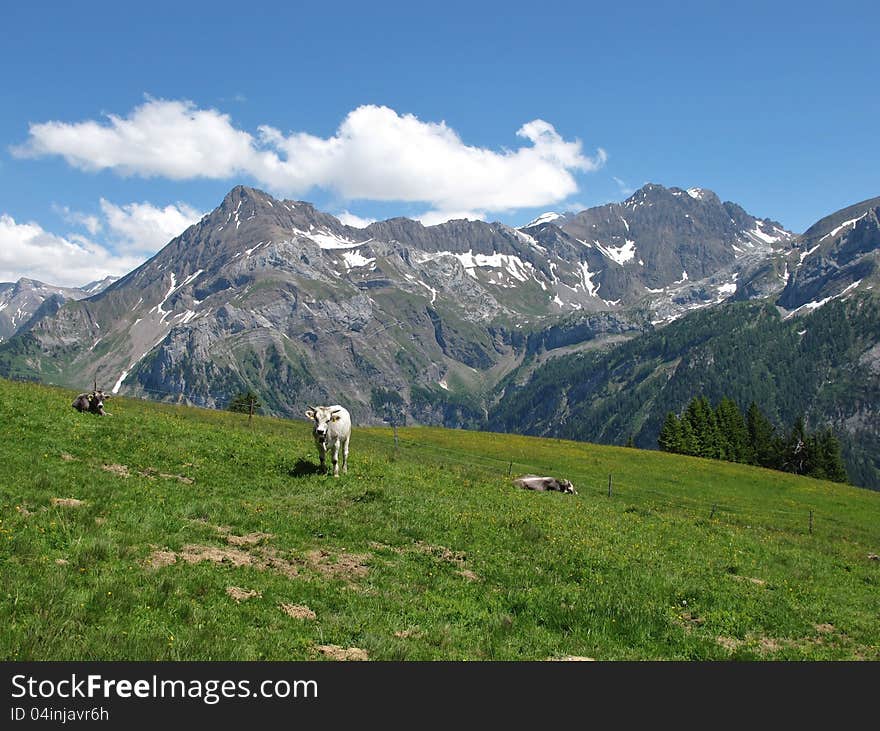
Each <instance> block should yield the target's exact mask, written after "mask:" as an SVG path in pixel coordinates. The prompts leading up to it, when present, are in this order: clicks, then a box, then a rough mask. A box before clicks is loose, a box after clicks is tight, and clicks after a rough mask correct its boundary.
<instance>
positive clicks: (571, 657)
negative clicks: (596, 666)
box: [547, 655, 596, 662]
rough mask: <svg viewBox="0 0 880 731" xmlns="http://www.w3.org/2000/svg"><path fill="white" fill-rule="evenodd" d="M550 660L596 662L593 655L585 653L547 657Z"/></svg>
mask: <svg viewBox="0 0 880 731" xmlns="http://www.w3.org/2000/svg"><path fill="white" fill-rule="evenodd" d="M547 659H548V660H550V661H551V662H596V658H595V657H586V656H585V655H563V656H562V657H548V658H547Z"/></svg>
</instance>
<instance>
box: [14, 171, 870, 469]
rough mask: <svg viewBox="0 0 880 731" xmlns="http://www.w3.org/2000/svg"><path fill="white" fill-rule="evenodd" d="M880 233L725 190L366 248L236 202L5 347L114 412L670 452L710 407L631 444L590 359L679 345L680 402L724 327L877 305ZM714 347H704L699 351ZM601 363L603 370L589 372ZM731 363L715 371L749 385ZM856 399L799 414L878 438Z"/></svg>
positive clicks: (403, 235)
mask: <svg viewBox="0 0 880 731" xmlns="http://www.w3.org/2000/svg"><path fill="white" fill-rule="evenodd" d="M878 213H880V198H878V199H873V200H870V201H865V202H862V203H859V204H856V205H854V206H851V207H849V208H846V209H844V210H842V211H839V212H837V213H834V214H832V215H830V216H826V217H825V218H822V219H821V220H819V221H818V222H817V223H816V224H815V225H814V226H812V227H810V229H808V230H807V231H806V232H805V233H804V234H802V235H797V234H795V233H793V232H790V231H787V230H785V229H784V228H783V227H782V226H781V225H780V224H779V223H778V222H776V221H774V220H772V219H769V218H758V217H756V216H753V215H751V214H749V213H747V212H746V211H745V210H743V208H742V207H740V206H739V205H737V204H735V203H731V202H722V201H721V200H720V199H719V198H718V196H717V195H715V193H713V192H712V191H709V190H706V189H701V188H689V189H681V188H674V187H672V188H666V187H663V186H661V185H656V184H649V185H646V186H644V187H643V188H641V189H640V190H638V191H636V192H635V193H634V194H633V195H632V196H631V197H629V198H628V199H627V200H625V201H623V202H622V203H611V204H607V205H603V206H599V207H595V208H591V209H588V210H585V211H582V212H580V213H577V214H565V215H562V214H554V213H548V214H545V215H543V216H540V217H539V218H538V219H536V220H535V221H532V222H530V223H529V224H527V225H526V226H523V227H521V228H513V227H510V226H506V225H504V224H500V223H486V222H482V221H468V220H455V221H449V222H447V223H444V224H440V225H436V226H423V225H422V224H420V223H418V222H416V221H413V220H410V219H405V218H393V219H390V220H387V221H380V222H376V223H372V224H370V225H369V226H366V227H364V228H354V227H351V226H346V225H344V224H342V223H341V222H340V221H339V220H338V219H336V218H335V217H333V216H331V215H329V214H327V213H323V212H321V211H319V210H317V209H315V208H314V207H313V206H312V205H310V204H309V203H306V202H302V201H290V200H277V199H275V198H273V197H271V196H269V195H268V194H266V193H264V192H262V191H259V190H255V189H253V188H247V187H244V186H237V187H235V188H233V189H232V190H231V191H230V192H229V193H228V194H227V196H226V197H225V198H224V199H223V201H222V202H221V204H220V206H219V207H218V208H216V209H215V210H214V211H212V212H211V213H209V214H207V215H206V216H205V217H203V218H202V219H201V220H200V221H199V222H198V223H196V224H195V225H193V226H191V227H190V228H188V229H187V230H186V231H185V232H184V233H183V234H181V235H180V236H179V237H177V238H175V239H173V240H172V241H171V242H170V243H169V244H168V245H167V246H165V247H164V248H163V249H162V250H161V251H159V252H158V253H157V254H156V255H155V256H154V257H152V258H151V259H150V260H149V261H147V262H145V263H144V264H143V265H141V266H140V267H138V268H137V269H135V270H134V271H132V272H131V273H129V274H128V275H126V276H125V277H123V278H121V279H119V280H118V281H115V282H113V283H112V284H110V285H109V286H107V287H106V288H105V289H103V290H102V291H100V292H98V293H97V294H94V295H92V296H87V297H84V298H77V297H74V296H73V295H69V296H68V298H67V299H66V300H65V301H63V302H62V301H61V300H60V299H59V298H60V297H61V296H62V294H60V293H59V294H58V295H57V297H55V298H54V299H51V304H50V305H46V306H44V307H42V308H39V307H38V309H39V310H40V311H39V312H37V311H36V310H34V311H33V312H32V313H31V315H30V317H29V318H28V322H27V324H26V325H24V326H22V322H21V316H19V320H18V321H17V322H18V325H17V329H16V334H15V335H14V336H12V337H10V338H9V340H8V342H6V343H3V344H2V345H0V374H2V375H7V376H11V377H18V378H37V379H40V380H44V381H50V382H56V383H61V384H66V385H71V386H74V387H85V386H87V385H90V384H91V383H92V382H93V380H97V381H98V383H99V385H102V386H103V387H104V388H105V389H107V390H112V391H113V392H114V393H126V394H131V395H143V396H148V397H151V398H158V399H165V400H185V401H188V402H191V403H194V404H198V405H203V406H209V407H223V406H225V405H226V404H227V403H228V401H229V400H230V399H231V398H232V397H233V396H234V395H236V394H237V393H239V392H240V391H242V390H244V389H247V388H252V389H253V390H255V391H256V392H257V393H259V394H260V396H261V399H262V401H263V403H264V405H265V407H266V408H267V409H268V410H269V411H271V412H273V413H277V414H283V415H299V414H300V413H301V412H302V411H303V410H304V407H305V406H306V405H308V404H310V403H311V404H314V403H319V402H331V403H335V402H344V403H346V404H347V405H349V407H350V410H351V411H352V414H353V416H354V417H355V420H356V421H358V422H360V423H369V422H373V423H376V422H378V421H380V420H381V419H382V418H383V417H387V416H388V410H387V406H388V405H389V403H391V404H393V405H395V407H396V409H397V412H398V418H399V417H400V416H404V415H405V416H406V417H407V418H408V419H410V420H411V421H416V422H421V423H435V424H436V423H442V424H445V425H447V426H468V427H478V428H485V427H487V426H491V427H492V428H503V429H509V430H511V431H528V432H531V433H537V432H540V433H548V434H553V433H555V434H577V436H578V437H579V438H584V439H594V440H600V441H601V440H605V441H615V440H616V441H620V440H621V439H622V438H631V437H633V436H636V437H637V443H639V444H641V445H643V446H656V430H657V429H659V426H658V425H657V424H656V414H655V413H654V411H656V410H657V409H659V408H660V407H661V405H662V407H663V408H666V407H667V406H668V407H669V408H671V409H676V408H683V406H684V403H686V401H687V400H689V399H690V398H691V397H692V396H694V395H696V393H689V394H684V393H682V394H680V396H681V398H682V399H684V402H682V403H679V401H677V400H676V399H675V398H673V397H672V393H673V392H672V391H665V390H664V388H662V387H660V388H659V389H658V390H656V392H655V391H651V392H650V393H649V392H644V393H643V397H644V398H645V399H646V401H645V403H643V404H641V405H640V406H639V408H638V409H635V410H634V411H632V413H630V411H626V410H624V411H626V413H625V414H624V413H623V412H621V413H619V414H613V415H611V416H613V417H614V419H615V420H616V421H617V422H621V423H622V422H624V421H628V424H624V425H622V426H620V428H614V429H610V428H609V427H608V423H610V421H608V420H606V422H603V423H602V424H599V423H598V422H596V420H595V418H594V416H595V414H593V415H592V416H589V418H588V417H587V413H588V412H590V409H591V408H594V407H596V408H598V405H599V402H600V401H602V399H601V398H599V395H600V394H601V393H606V392H607V390H608V389H611V388H612V387H618V388H623V389H627V388H630V386H629V385H627V384H628V382H627V381H626V379H622V378H618V377H617V376H619V375H620V373H619V372H618V373H617V374H616V375H615V373H613V372H607V373H606V372H605V371H603V370H602V368H601V367H600V364H599V363H598V361H596V362H594V361H593V360H590V359H595V358H598V357H600V356H601V357H606V356H607V357H608V358H612V360H613V358H614V357H615V356H614V354H615V353H617V354H620V353H624V352H630V350H622V349H623V348H629V349H632V348H637V344H638V343H642V344H650V343H656V339H657V338H660V339H661V340H662V339H663V338H665V337H667V336H666V335H665V333H668V332H673V330H674V332H676V333H679V334H678V335H676V342H679V341H680V347H681V348H682V353H680V354H679V355H678V356H676V357H674V358H667V359H665V360H664V359H661V361H662V362H660V361H658V362H656V363H654V366H655V368H654V370H651V372H650V373H648V372H647V370H646V372H645V377H646V378H647V377H649V376H650V378H651V379H652V381H656V382H657V384H658V386H660V384H662V382H663V377H662V374H666V376H667V381H666V382H667V383H673V382H675V378H673V377H672V375H670V374H674V373H675V371H676V369H678V368H680V367H682V366H681V363H683V362H684V361H685V359H686V357H687V354H688V353H694V352H697V350H699V348H700V347H701V346H704V345H705V343H706V341H707V340H711V339H712V337H713V336H711V335H709V334H708V333H707V329H706V326H705V325H693V326H692V325H691V324H690V323H692V322H696V323H704V322H706V321H710V322H712V323H713V324H712V325H711V327H716V328H725V327H727V325H725V322H726V320H725V317H726V315H725V314H724V313H735V314H731V315H730V317H733V318H734V319H736V317H739V316H740V313H752V314H747V315H742V316H743V317H745V320H746V321H749V318H752V317H753V318H755V319H756V321H763V319H764V318H770V320H772V321H773V322H776V323H779V324H780V325H779V326H780V327H784V328H786V332H787V331H788V330H790V329H793V332H795V333H797V332H800V330H802V329H803V327H802V326H801V325H798V324H797V323H799V322H801V321H805V320H806V318H809V317H811V316H813V315H815V314H818V312H819V311H821V310H823V309H824V306H825V305H828V304H830V303H835V304H836V305H842V306H843V308H844V309H846V308H847V307H850V306H854V303H855V302H857V301H861V300H862V299H864V298H866V297H867V298H869V299H870V298H872V297H873V296H874V287H875V285H876V284H877V282H878V257H880V227H878ZM0 286H3V285H0ZM0 291H2V290H0ZM53 296H54V295H53ZM44 302H50V299H49V298H46V299H45V300H44ZM7 309H8V308H7ZM868 310H870V308H868ZM868 310H866V311H868ZM829 311H830V310H829ZM835 311H836V310H835ZM694 318H696V319H694ZM706 318H708V320H706ZM713 318H718V319H713ZM731 322H732V321H731ZM737 322H738V320H737ZM874 324H875V325H876V322H875V323H874ZM731 327H733V325H731ZM808 330H809V328H808ZM870 330H871V328H870V327H868V331H869V332H868V333H867V335H865V336H864V337H862V336H861V335H860V336H859V338H857V341H858V342H855V341H854V342H853V343H850V345H849V346H847V348H848V349H847V350H846V355H845V358H844V361H845V363H844V365H842V366H841V367H850V368H854V369H855V370H857V371H858V374H856V375H853V374H851V373H850V374H849V375H852V380H853V383H859V384H865V385H866V387H867V388H868V389H869V391H870V388H872V387H874V386H876V382H877V375H878V369H877V368H876V364H877V362H878V360H880V357H878V346H877V341H878V337H877V332H876V330H877V328H876V327H874V332H873V334H872V333H871V332H870ZM697 332H703V333H704V339H703V340H702V341H700V342H696V341H695V342H691V340H690V339H689V334H690V333H697ZM762 332H763V331H762ZM10 334H11V333H10ZM716 334H717V335H720V334H722V333H721V332H717V333H716ZM768 337H769V336H768ZM652 338H653V339H654V340H652ZM725 342H726V341H725ZM724 347H728V345H725V346H724ZM730 347H735V345H731V346H730ZM650 348H655V349H656V344H655V345H650V347H649V350H650ZM765 350H766V349H765ZM771 350H772V349H771ZM793 353H794V351H792V352H788V351H786V353H785V354H784V355H783V354H782V353H779V357H786V358H790V357H794V355H793ZM811 353H812V351H811ZM667 355H669V353H667ZM814 355H815V354H813V355H810V357H814ZM754 356H755V359H756V361H761V360H762V359H763V357H764V355H763V352H762V353H755V354H754ZM633 357H634V358H635V355H633ZM816 357H818V356H816ZM572 359H575V360H572ZM584 359H587V361H589V362H591V363H593V365H594V366H595V368H594V369H593V370H591V371H590V372H589V373H585V372H584V369H583V367H582V366H583V363H584V362H586V361H585V360H584ZM636 360H637V359H636ZM575 361H576V362H575ZM610 362H611V361H608V363H610ZM634 362H635V361H634ZM713 362H714V363H718V364H719V365H717V366H715V365H713ZM608 363H606V365H608ZM720 363H721V359H716V360H715V361H711V360H710V361H707V362H703V363H702V364H701V365H700V366H699V368H703V369H708V370H709V371H712V372H713V374H714V375H715V376H717V378H718V379H719V381H720V382H722V383H723V382H724V381H725V379H727V380H730V381H731V382H732V381H733V380H735V379H734V378H733V376H734V375H735V374H732V373H731V374H726V375H725V373H724V372H723V369H722V367H721V365H720ZM725 363H726V365H725V366H724V367H725V368H729V367H732V365H731V363H732V361H731V362H730V363H727V361H725ZM618 365H620V364H618ZM741 365H742V364H741V363H740V364H739V365H738V366H737V367H741ZM813 365H814V366H815V369H817V370H822V368H823V366H822V363H820V362H817V363H814V364H813ZM689 367H692V368H696V367H697V366H694V365H692V366H689ZM642 368H643V370H645V369H648V366H647V365H646V364H645V363H642ZM546 369H551V370H552V372H553V373H554V378H555V379H556V381H557V382H558V383H560V384H563V385H564V384H566V383H567V382H569V381H570V380H571V379H572V378H575V377H576V378H577V384H578V385H582V384H583V380H584V379H587V380H588V381H590V382H591V383H594V385H595V386H596V388H597V389H598V390H595V389H593V390H591V389H586V390H584V389H581V390H579V391H578V390H574V391H573V390H572V389H570V388H564V389H562V390H560V391H558V392H555V395H554V398H557V397H559V398H562V399H563V400H564V404H563V405H560V404H561V402H560V401H559V400H558V398H557V400H556V401H553V400H552V399H550V400H548V401H546V402H545V401H544V400H542V398H543V397H540V396H539V392H540V388H539V389H537V390H535V389H534V388H533V387H534V386H535V384H542V385H543V386H546V385H547V384H546V381H547V374H548V373H550V372H551V371H548V370H546ZM657 369H659V371H657ZM713 369H714V370H713ZM859 369H862V370H859ZM648 370H650V369H648ZM655 371H656V372H655ZM862 371H864V373H863V372H862ZM603 373H604V374H605V375H604V376H603V375H602V374H603ZM826 375H827V374H826ZM756 377H757V376H756ZM603 379H604V380H603ZM692 385H693V386H694V388H697V387H699V386H700V384H699V383H697V382H694V383H693V384H692ZM603 389H604V390H603ZM756 390H757V389H756ZM820 390H821V389H820ZM746 391H747V388H746V387H743V389H742V394H741V395H740V397H741V398H745V397H746ZM826 391H827V389H826ZM786 393H788V391H786ZM560 394H562V395H561V396H560ZM823 394H824V395H823ZM823 394H820V393H819V392H816V393H814V394H812V395H811V396H810V398H812V399H814V400H815V399H816V398H820V397H821V399H826V400H827V398H828V397H827V393H824V392H823ZM730 395H733V394H730ZM577 399H580V401H577ZM821 399H820V400H821ZM831 401H832V402H833V401H834V399H831ZM838 401H839V402H840V403H841V404H842V405H841V410H839V411H838V412H835V411H834V409H833V408H830V407H829V408H825V407H824V406H823V407H822V408H821V409H818V408H817V409H815V410H814V412H813V411H811V410H810V409H811V406H812V404H813V401H809V400H807V401H805V402H802V403H801V402H799V403H800V405H801V406H803V408H802V411H804V412H806V413H807V415H808V416H810V417H811V418H815V419H819V420H822V421H823V422H827V423H831V424H832V425H833V426H834V427H835V428H837V429H839V430H841V431H842V432H843V433H844V436H845V435H846V434H850V435H852V434H855V433H856V431H858V430H864V429H865V428H873V426H874V425H876V419H877V414H876V403H877V402H876V401H875V402H873V403H868V404H867V406H865V405H863V406H864V408H863V407H859V408H858V409H856V412H853V413H850V411H851V409H850V405H846V404H843V401H841V400H840V399H838ZM844 401H845V399H844ZM551 402H552V404H553V407H552V408H549V407H546V406H547V404H548V403H551ZM603 403H606V404H607V403H608V399H607V393H606V397H605V400H604V401H603ZM823 403H824V401H823ZM524 404H525V407H524V406H523V405H524ZM545 407H546V408H545ZM853 408H855V407H853ZM545 412H546V413H545ZM590 413H592V412H590ZM787 413H788V412H787V411H786V410H785V409H780V410H779V412H778V414H777V416H778V418H780V419H782V418H784V414H787ZM856 414H857V415H856ZM542 415H543V416H544V417H546V419H545V420H544V421H541V418H542ZM854 418H855V420H856V422H858V429H856V427H855V426H854V425H855V422H853V421H852V419H854ZM848 420H849V421H848ZM588 423H590V424H593V423H595V424H596V425H597V426H595V427H591V428H589V429H588V428H586V427H585V426H584V425H586V424H588ZM577 424H580V426H575V425H577ZM600 427H601V428H600ZM877 431H880V430H877ZM859 433H861V432H859ZM624 435H625V436H624ZM652 440H653V443H652ZM859 459H862V457H859ZM869 462H870V459H869ZM875 462H876V460H875ZM871 464H874V463H871ZM871 469H873V468H871ZM871 469H866V470H865V471H864V474H866V475H868V477H866V478H865V479H866V480H867V481H868V482H870V480H871V479H873V477H870V475H871ZM860 474H862V473H861V472H860Z"/></svg>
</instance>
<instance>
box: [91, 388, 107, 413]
mask: <svg viewBox="0 0 880 731" xmlns="http://www.w3.org/2000/svg"><path fill="white" fill-rule="evenodd" d="M89 409H90V410H91V411H94V412H96V413H101V412H102V411H103V410H104V392H103V391H92V392H91V393H90V394H89Z"/></svg>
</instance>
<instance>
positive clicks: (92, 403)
mask: <svg viewBox="0 0 880 731" xmlns="http://www.w3.org/2000/svg"><path fill="white" fill-rule="evenodd" d="M71 406H73V408H75V409H76V410H77V411H79V412H80V413H81V414H82V413H84V412H86V411H88V412H89V413H90V414H97V415H98V416H110V414H109V413H108V412H106V411H104V392H103V391H92V392H91V393H81V394H80V395H79V396H77V397H76V398H75V399H74V400H73V403H72V404H71Z"/></svg>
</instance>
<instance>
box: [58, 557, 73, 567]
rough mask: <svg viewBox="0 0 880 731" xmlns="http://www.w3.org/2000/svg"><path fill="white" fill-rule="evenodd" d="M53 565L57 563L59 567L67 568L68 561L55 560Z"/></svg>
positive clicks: (64, 559)
mask: <svg viewBox="0 0 880 731" xmlns="http://www.w3.org/2000/svg"><path fill="white" fill-rule="evenodd" d="M55 563H57V564H58V565H59V566H67V565H68V564H69V563H70V561H68V560H67V559H66V558H56V559H55Z"/></svg>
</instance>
